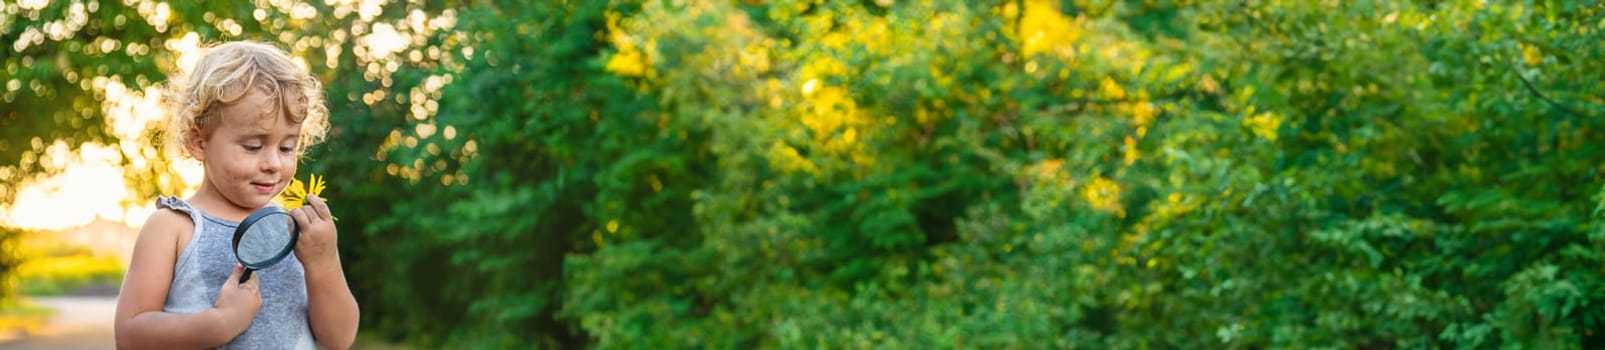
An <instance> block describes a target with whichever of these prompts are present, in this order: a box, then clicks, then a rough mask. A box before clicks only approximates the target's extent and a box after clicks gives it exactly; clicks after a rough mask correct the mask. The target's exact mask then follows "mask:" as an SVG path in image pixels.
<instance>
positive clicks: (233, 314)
mask: <svg viewBox="0 0 1605 350" xmlns="http://www.w3.org/2000/svg"><path fill="white" fill-rule="evenodd" d="M244 271H245V267H244V266H240V264H238V263H236V264H234V274H231V275H229V276H228V280H225V281H223V288H221V289H219V290H218V291H217V302H216V303H214V304H213V305H212V307H213V308H216V309H217V311H218V312H219V313H221V314H222V315H223V322H225V323H227V324H228V326H229V329H234V330H238V331H234V332H232V333H233V334H239V333H240V332H244V331H245V328H246V327H250V326H251V320H252V319H255V318H256V312H257V310H260V309H262V292H261V291H260V290H258V289H257V286H259V285H260V284H259V283H257V281H261V280H262V277H261V276H262V275H260V274H259V275H256V276H253V277H252V278H251V280H249V281H246V282H245V283H244V284H241V283H240V274H241V273H242V272H244ZM231 338H232V336H231Z"/></svg>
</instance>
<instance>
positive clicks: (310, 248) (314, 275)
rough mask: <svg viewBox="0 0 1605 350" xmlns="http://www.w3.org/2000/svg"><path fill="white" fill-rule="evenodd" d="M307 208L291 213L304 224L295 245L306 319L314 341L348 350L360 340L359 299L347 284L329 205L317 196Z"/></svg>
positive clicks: (310, 201)
mask: <svg viewBox="0 0 1605 350" xmlns="http://www.w3.org/2000/svg"><path fill="white" fill-rule="evenodd" d="M307 202H309V203H308V204H307V205H306V206H302V207H300V208H296V209H295V210H292V211H290V216H292V217H295V220H296V224H298V225H301V239H300V240H298V241H296V243H295V256H296V258H297V259H301V266H302V267H303V268H305V269H306V281H307V318H308V320H307V321H308V323H310V324H311V326H312V338H313V339H317V340H318V344H320V345H323V347H325V348H329V349H346V348H350V347H351V343H352V342H354V341H356V338H357V321H358V319H359V318H360V313H359V312H358V310H357V298H356V297H354V296H352V295H351V287H350V286H348V285H346V275H345V272H343V271H342V270H341V269H340V251H339V249H338V248H337V242H338V239H337V238H338V236H337V235H338V233H337V231H336V229H335V227H334V219H333V218H334V216H333V215H331V214H329V205H328V204H326V203H324V202H323V198H318V196H317V195H309V196H307Z"/></svg>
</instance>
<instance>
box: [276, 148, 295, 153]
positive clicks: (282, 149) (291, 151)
mask: <svg viewBox="0 0 1605 350" xmlns="http://www.w3.org/2000/svg"><path fill="white" fill-rule="evenodd" d="M279 152H284V153H295V147H279Z"/></svg>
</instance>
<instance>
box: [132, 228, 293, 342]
mask: <svg viewBox="0 0 1605 350" xmlns="http://www.w3.org/2000/svg"><path fill="white" fill-rule="evenodd" d="M194 227H195V226H194V223H192V222H190V218H189V217H187V216H183V214H180V213H177V212H174V211H169V210H159V211H157V212H156V213H153V214H151V217H150V219H147V220H146V221H145V226H144V228H142V229H140V231H139V238H138V239H137V240H136V241H135V242H134V254H133V258H132V259H131V260H130V261H129V263H128V274H127V275H125V276H123V288H122V292H120V293H118V297H117V318H116V320H115V323H114V327H115V329H116V334H117V348H119V349H157V348H159V349H198V348H209V347H216V346H220V345H223V344H225V343H228V341H229V340H230V339H233V338H234V337H235V336H237V335H239V334H240V333H241V332H244V331H245V328H246V327H248V326H250V325H251V319H252V318H254V317H255V316H256V311H257V309H258V308H260V307H261V306H262V296H261V294H258V293H259V292H258V291H257V280H259V279H257V278H253V279H251V280H250V282H246V283H245V285H243V286H242V285H239V282H238V281H239V275H240V271H241V268H240V267H239V266H235V268H234V275H233V276H230V277H229V279H228V282H224V284H223V288H222V289H221V290H220V291H219V293H218V297H217V304H216V306H215V307H213V308H212V309H209V310H206V311H204V312H200V313H194V314H175V313H167V312H162V304H164V303H166V301H167V289H168V287H169V286H170V285H171V284H172V283H173V265H174V264H175V263H176V262H177V261H178V253H179V248H178V247H179V244H178V243H179V241H178V237H179V232H181V230H186V229H188V230H193V229H194Z"/></svg>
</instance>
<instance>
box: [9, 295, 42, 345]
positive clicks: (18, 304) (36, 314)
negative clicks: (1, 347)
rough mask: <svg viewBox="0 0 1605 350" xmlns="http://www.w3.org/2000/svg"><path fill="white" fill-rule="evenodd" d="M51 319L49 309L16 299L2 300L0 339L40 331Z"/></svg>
mask: <svg viewBox="0 0 1605 350" xmlns="http://www.w3.org/2000/svg"><path fill="white" fill-rule="evenodd" d="M49 321H50V310H49V309H46V308H42V307H39V306H36V305H33V304H29V303H27V302H26V301H22V300H16V299H13V300H10V301H5V302H0V341H3V340H10V339H12V338H16V337H20V336H23V335H26V334H33V333H38V332H39V331H40V330H42V329H44V327H45V325H46V324H47V323H48V322H49Z"/></svg>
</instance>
